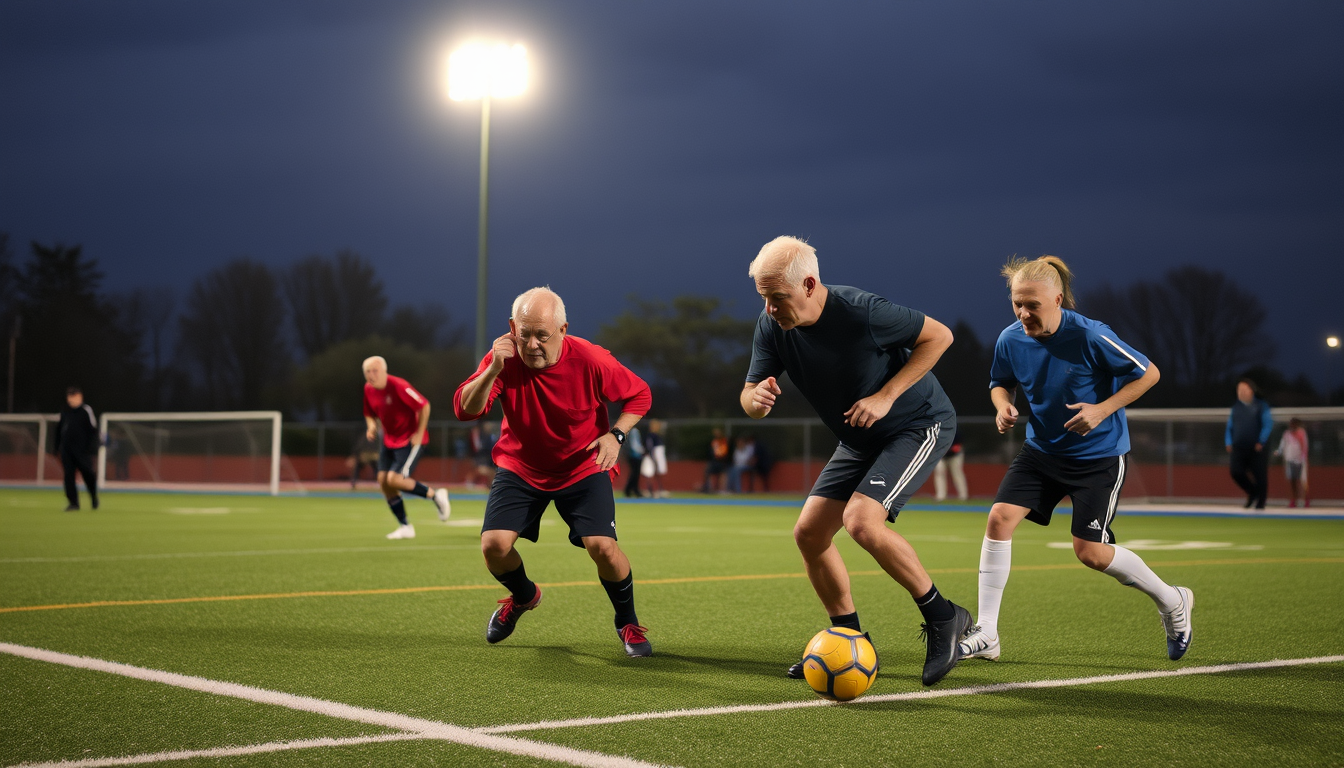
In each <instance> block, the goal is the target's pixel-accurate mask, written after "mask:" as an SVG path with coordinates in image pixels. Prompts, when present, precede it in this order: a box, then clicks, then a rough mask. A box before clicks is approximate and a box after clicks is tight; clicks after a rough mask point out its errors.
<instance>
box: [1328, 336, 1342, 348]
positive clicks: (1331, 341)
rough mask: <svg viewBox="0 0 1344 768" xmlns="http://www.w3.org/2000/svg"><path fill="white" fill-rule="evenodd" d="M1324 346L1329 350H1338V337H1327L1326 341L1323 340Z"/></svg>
mask: <svg viewBox="0 0 1344 768" xmlns="http://www.w3.org/2000/svg"><path fill="white" fill-rule="evenodd" d="M1325 346H1327V347H1329V348H1331V349H1339V337H1338V336H1327V337H1326V339H1325Z"/></svg>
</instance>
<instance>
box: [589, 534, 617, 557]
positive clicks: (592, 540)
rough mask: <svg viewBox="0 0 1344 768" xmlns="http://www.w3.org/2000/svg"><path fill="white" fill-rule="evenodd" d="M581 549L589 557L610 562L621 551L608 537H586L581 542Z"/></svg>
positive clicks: (613, 540)
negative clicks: (586, 552)
mask: <svg viewBox="0 0 1344 768" xmlns="http://www.w3.org/2000/svg"><path fill="white" fill-rule="evenodd" d="M583 548H584V549H586V550H587V551H588V556H589V557H591V558H593V559H594V560H599V561H606V560H611V559H612V558H614V557H616V555H618V554H620V551H621V547H620V545H619V544H617V543H616V540H615V539H613V538H611V537H610V536H588V537H586V538H584V540H583Z"/></svg>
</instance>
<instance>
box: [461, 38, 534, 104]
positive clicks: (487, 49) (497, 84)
mask: <svg viewBox="0 0 1344 768" xmlns="http://www.w3.org/2000/svg"><path fill="white" fill-rule="evenodd" d="M526 89H527V49H525V48H523V46H521V45H516V44H515V45H505V44H503V43H499V44H493V45H492V44H488V43H468V44H467V45H464V46H462V47H461V48H458V49H457V50H456V51H453V52H452V53H451V54H450V55H449V56H448V98H450V99H452V100H453V101H473V100H476V99H480V98H485V97H490V98H507V97H509V96H517V95H519V94H521V93H522V92H523V91H524V90H526Z"/></svg>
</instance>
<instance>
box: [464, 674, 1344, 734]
mask: <svg viewBox="0 0 1344 768" xmlns="http://www.w3.org/2000/svg"><path fill="white" fill-rule="evenodd" d="M1340 661H1344V655H1342V656H1317V657H1314V658H1309V659H1282V660H1274V661H1255V662H1245V663H1240V664H1219V665H1216V666H1208V667H1185V668H1183V669H1171V670H1161V671H1152V672H1129V673H1126V674H1121V675H1099V676H1096V677H1072V678H1067V679H1063V680H1031V681H1027V682H1021V683H995V684H993V685H972V686H968V687H965V688H943V689H935V690H928V691H913V692H911V693H888V694H884V695H881V696H865V697H863V698H861V699H857V700H855V701H851V702H847V703H844V704H840V703H837V702H833V701H826V700H824V699H807V700H805V701H784V702H780V703H777V704H743V705H739V706H734V707H705V708H703V709H674V710H668V711H664V712H636V713H634V714H629V715H615V716H612V717H580V718H575V719H573V720H543V721H541V722H536V723H519V724H517V725H494V726H489V727H486V728H477V729H476V731H477V733H517V732H519V731H545V730H552V729H556V728H580V727H584V726H590V725H611V724H616V723H630V722H635V721H639V720H667V719H671V718H676V717H705V716H712V715H736V714H742V713H750V712H778V711H781V710H788V709H807V708H809V707H845V706H852V705H858V704H882V703H886V702H890V701H915V700H919V699H941V698H944V697H947V696H974V695H978V694H982V693H1003V692H1004V691H1020V690H1026V689H1036V688H1066V687H1069V686H1075V685H1096V684H1098V683H1123V682H1128V681H1131V680H1152V679H1154V678H1160V677H1181V676H1184V675H1212V674H1217V673H1219V672H1242V671H1245V670H1252V669H1275V668H1278V667H1295V666H1301V665H1304V664H1331V663H1334V662H1340Z"/></svg>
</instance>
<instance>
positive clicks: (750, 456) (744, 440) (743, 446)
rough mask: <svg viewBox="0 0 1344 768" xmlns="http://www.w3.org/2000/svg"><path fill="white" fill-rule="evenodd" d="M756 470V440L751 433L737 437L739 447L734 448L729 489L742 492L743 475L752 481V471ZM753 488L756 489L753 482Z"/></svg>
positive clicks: (729, 471) (729, 469)
mask: <svg viewBox="0 0 1344 768" xmlns="http://www.w3.org/2000/svg"><path fill="white" fill-rule="evenodd" d="M755 471H756V440H755V438H753V437H752V436H751V435H743V436H742V437H739V438H737V447H735V448H734V449H733V466H731V467H729V468H728V490H729V491H730V492H732V493H741V492H742V476H743V475H746V476H747V482H752V473H753V472H755ZM752 490H753V491H754V490H756V486H755V484H754V483H753V485H752Z"/></svg>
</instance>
